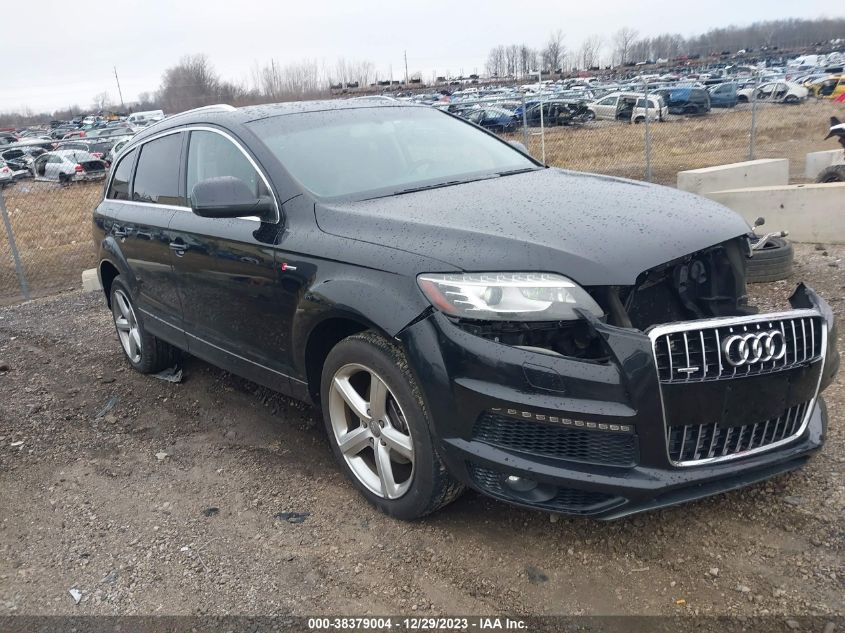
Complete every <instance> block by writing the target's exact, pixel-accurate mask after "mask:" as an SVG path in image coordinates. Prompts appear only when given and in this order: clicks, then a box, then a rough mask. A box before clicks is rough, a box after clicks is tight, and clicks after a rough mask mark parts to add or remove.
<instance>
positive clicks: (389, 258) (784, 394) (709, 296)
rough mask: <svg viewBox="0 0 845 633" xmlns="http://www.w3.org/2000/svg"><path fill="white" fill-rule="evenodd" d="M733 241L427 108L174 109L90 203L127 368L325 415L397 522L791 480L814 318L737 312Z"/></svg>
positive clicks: (338, 443)
mask: <svg viewBox="0 0 845 633" xmlns="http://www.w3.org/2000/svg"><path fill="white" fill-rule="evenodd" d="M748 232H749V227H748V225H747V224H746V223H745V222H744V221H743V220H742V219H741V218H740V217H739V216H737V215H736V214H734V213H733V212H731V211H729V210H728V209H726V208H725V207H722V206H720V205H718V204H715V203H713V202H711V201H708V200H705V199H703V198H699V197H697V196H694V195H690V194H687V193H683V192H680V191H676V190H674V189H669V188H664V187H659V186H654V185H650V184H645V183H642V182H633V181H626V180H620V179H617V178H609V177H606V176H598V175H593V174H583V173H574V172H570V171H565V170H561V169H553V168H549V167H545V166H544V165H541V164H539V163H537V162H536V161H535V160H533V159H532V158H530V157H529V156H527V155H525V154H524V153H523V152H522V151H520V150H519V149H517V148H515V147H513V146H512V145H510V144H508V143H507V142H505V141H503V140H501V139H499V138H497V137H496V136H494V135H492V134H490V133H488V132H486V131H484V130H482V129H480V128H479V127H477V126H475V125H473V124H472V123H469V122H467V121H464V120H461V119H459V118H456V117H455V116H453V115H450V114H448V113H445V112H441V111H438V110H436V109H432V108H429V107H425V106H414V105H409V104H403V103H399V102H389V101H371V100H360V101H356V100H352V101H331V102H310V103H294V104H282V105H271V106H256V107H248V108H241V109H237V110H236V109H234V108H231V107H229V106H212V107H208V108H201V109H199V110H194V111H191V112H188V113H184V114H181V115H177V116H173V117H170V118H168V119H166V120H164V121H162V122H160V123H158V124H155V125H152V126H150V127H149V128H147V129H145V130H144V131H143V132H141V133H140V134H138V135H137V136H135V137H134V139H133V140H132V141H131V142H130V143H129V144H128V145H127V146H126V148H124V149H123V150H122V152H121V155H120V156H119V158H118V160H117V161H116V162H115V165H114V167H113V169H112V171H111V174H110V176H109V178H108V181H107V184H106V190H105V197H104V199H103V201H102V202H101V203H100V204H99V206H98V207H97V209H96V211H95V213H94V239H95V242H96V246H97V249H98V252H99V274H100V279H101V281H102V285H103V288H104V290H105V295H106V299H107V302H108V305H109V307H110V309H111V312H112V314H113V316H114V323H115V326H116V329H117V336H118V338H119V340H120V342H121V344H122V347H123V350H124V352H125V354H126V357H127V359H128V360H129V363H130V364H131V365H132V366H133V367H134V368H135V369H137V370H138V371H141V372H156V371H159V370H161V369H163V368H165V367H168V366H170V365H171V364H172V363H173V362H174V361H175V360H176V355H177V353H178V350H185V351H187V352H189V353H190V354H192V355H194V356H197V357H199V358H202V359H205V360H207V361H208V362H211V363H213V364H215V365H218V366H220V367H223V368H225V369H226V370H228V371H231V372H233V373H236V374H239V375H241V376H243V377H245V378H248V379H250V380H253V381H255V382H257V383H260V384H262V385H266V386H267V387H270V388H272V389H275V390H278V391H280V392H282V393H284V394H288V395H289V396H292V397H294V398H298V399H301V400H305V401H309V402H312V403H313V404H315V405H317V406H319V407H320V409H321V410H322V415H323V418H324V420H325V425H326V429H327V433H328V439H329V442H330V444H331V447H332V449H333V451H334V453H335V455H336V457H337V459H338V462H339V464H340V466H341V468H342V469H343V470H344V471H345V472H346V474H347V475H348V476H349V478H350V479H351V480H352V481H353V482H354V484H355V485H356V486H357V487H358V488H359V489H360V491H361V492H362V494H363V495H364V496H365V497H366V498H367V499H368V500H369V501H370V502H372V503H373V504H375V505H376V506H378V507H379V508H381V509H382V510H383V511H385V512H387V513H388V514H390V515H393V516H395V517H400V518H403V519H412V518H415V517H419V516H422V515H425V514H426V513H430V512H432V511H434V510H437V509H438V508H440V507H442V506H443V505H445V504H447V503H449V502H450V501H452V500H453V499H455V498H456V496H457V495H459V494H460V492H461V491H462V490H463V489H464V487H465V486H470V487H472V488H475V489H476V490H479V491H481V492H483V493H485V494H488V495H490V496H492V497H495V498H497V499H501V500H503V501H507V502H510V503H514V504H517V505H521V506H525V507H530V508H537V509H541V510H544V511H550V512H561V513H569V514H578V515H587V516H594V517H599V518H614V517H620V516H624V515H626V514H630V513H633V512H638V511H643V510H648V509H651V508H658V507H662V506H667V505H671V504H676V503H680V502H684V501H689V500H692V499H698V498H701V497H705V496H707V495H713V494H716V493H720V492H724V491H727V490H731V489H734V488H738V487H740V486H744V485H747V484H751V483H753V482H757V481H760V480H763V479H766V478H768V477H771V476H773V475H777V474H779V473H783V472H786V471H789V470H792V469H794V468H797V467H799V466H801V465H802V464H804V463H805V462H806V461H807V459H808V457H809V456H810V455H811V454H812V453H813V452H815V451H817V450H818V449H819V448H820V447H821V446H822V443H823V441H824V437H825V428H826V424H827V415H826V410H825V407H824V403H823V401H822V399H821V397H820V396H819V393H820V392H821V391H822V390H823V389H824V388H825V387H826V386H827V385H828V384H829V383H830V382H831V380H832V379H833V376H834V374H835V372H836V371H837V368H838V365H839V356H838V352H837V350H836V334H835V329H834V328H835V325H834V318H833V314H832V312H831V309H830V307H829V306H828V305H827V304H826V303H825V302H824V301H823V300H822V299H821V298H820V297H818V296H817V295H816V294H815V293H814V292H813V291H812V290H811V289H810V288H808V287H806V286H804V285H799V287H798V288H797V290H796V291H795V293H794V294H793V296H792V297H791V299H790V302H791V307H792V309H791V310H787V311H783V312H777V313H770V314H759V313H758V311H757V310H755V309H754V308H753V307H751V306H749V305H748V299H747V294H746V285H745V266H746V261H747V259H748V257H749V256H750V250H749V245H748V238H747V234H748Z"/></svg>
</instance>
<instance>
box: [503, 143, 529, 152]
mask: <svg viewBox="0 0 845 633" xmlns="http://www.w3.org/2000/svg"><path fill="white" fill-rule="evenodd" d="M508 143H510V144H511V145H513V146H514V147H515V148H516V149H518V150H519V151H520V152H522V153H523V154H528V148H527V147H525V145H524V144H522V143H520V142H519V141H508Z"/></svg>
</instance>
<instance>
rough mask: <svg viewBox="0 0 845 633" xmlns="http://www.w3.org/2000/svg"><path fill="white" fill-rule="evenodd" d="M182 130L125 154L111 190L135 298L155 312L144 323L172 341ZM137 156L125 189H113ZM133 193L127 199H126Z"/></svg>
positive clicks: (177, 309)
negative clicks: (173, 231) (173, 225)
mask: <svg viewBox="0 0 845 633" xmlns="http://www.w3.org/2000/svg"><path fill="white" fill-rule="evenodd" d="M182 139H183V133H182V132H178V131H177V132H174V133H170V134H166V135H165V136H161V137H159V138H156V139H153V140H151V141H147V142H146V143H144V144H143V145H141V146H140V148H138V149H134V150H132V151H131V152H129V153H128V154H127V155H126V156H124V157H123V158H122V159H121V161H120V162H119V163H118V165H117V167H116V168H115V178H114V180H113V182H112V186H111V188H110V191H109V194H111V195H112V196H113V198H114V199H117V200H120V201H121V202H119V203H117V206H118V207H119V208H118V211H117V215H116V218H115V223H114V225H113V229H112V232H113V235H114V236H115V238H116V239H117V240H118V243H119V245H120V250H121V252H122V253H123V256H124V257H125V259H126V261H127V262H128V263H129V266H130V268H131V270H132V273H133V274H134V276H135V278H136V280H137V288H136V289H135V293H136V296H135V302H136V304H137V306H138V308H139V309H140V310H141V311H142V312H143V313H144V314H145V315H146V316H149V317H151V318H150V319H147V322H146V323H145V324H144V325H145V326H146V327H147V328H148V329H149V330H151V331H152V332H153V333H154V334H156V333H159V335H161V336H163V337H164V338H165V339H167V340H173V337H174V336H175V333H176V332H177V331H178V330H179V328H180V327H181V320H182V309H181V305H180V303H179V294H178V291H177V289H176V286H175V283H174V279H173V269H172V266H171V263H170V241H171V238H170V235H169V233H168V231H167V227H168V225H169V224H170V220H171V218H172V217H173V216H174V214H176V213H179V212H181V213H187V212H188V208H187V206H186V202H185V196H184V193H183V192H182V190H181V188H180V185H179V183H180V169H181V164H182V162H181V156H182ZM136 155H137V159H136V164H135V170H134V176H133V177H132V179H131V186H130V187H129V188H128V189H127V191H126V193H124V192H123V191H122V190H114V191H112V190H113V189H114V187H115V182H114V181H118V176H120V182H124V180H123V179H124V178H125V175H126V174H127V170H130V171H131V161H132V160H133V159H135V157H136ZM126 198H128V199H126Z"/></svg>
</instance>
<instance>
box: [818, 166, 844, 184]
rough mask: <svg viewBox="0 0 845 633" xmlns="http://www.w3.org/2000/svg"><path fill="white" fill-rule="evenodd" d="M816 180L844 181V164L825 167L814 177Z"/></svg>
mask: <svg viewBox="0 0 845 633" xmlns="http://www.w3.org/2000/svg"><path fill="white" fill-rule="evenodd" d="M816 182H845V165H831V166H830V167H825V168H824V169H823V170H822V171H821V172H820V173H819V175H818V176H817V177H816Z"/></svg>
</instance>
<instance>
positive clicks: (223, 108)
mask: <svg viewBox="0 0 845 633" xmlns="http://www.w3.org/2000/svg"><path fill="white" fill-rule="evenodd" d="M235 110H237V108H236V107H234V106H231V105H229V104H228V103H216V104H214V105H207V106H202V107H200V108H193V109H192V110H185V111H184V112H177V113H176V114H171V115H170V116H168V117H165V118H163V119H162V120H161V121H156V122H155V123H153V124H152V125H148V126H147V127H146V128H145V129H150V128H152V127H154V126H156V125H158V124H160V123H164V122H165V121H172V120H173V119H174V118H176V117H180V116H185V115H186V114H194V113H196V112H234V111H235Z"/></svg>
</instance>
